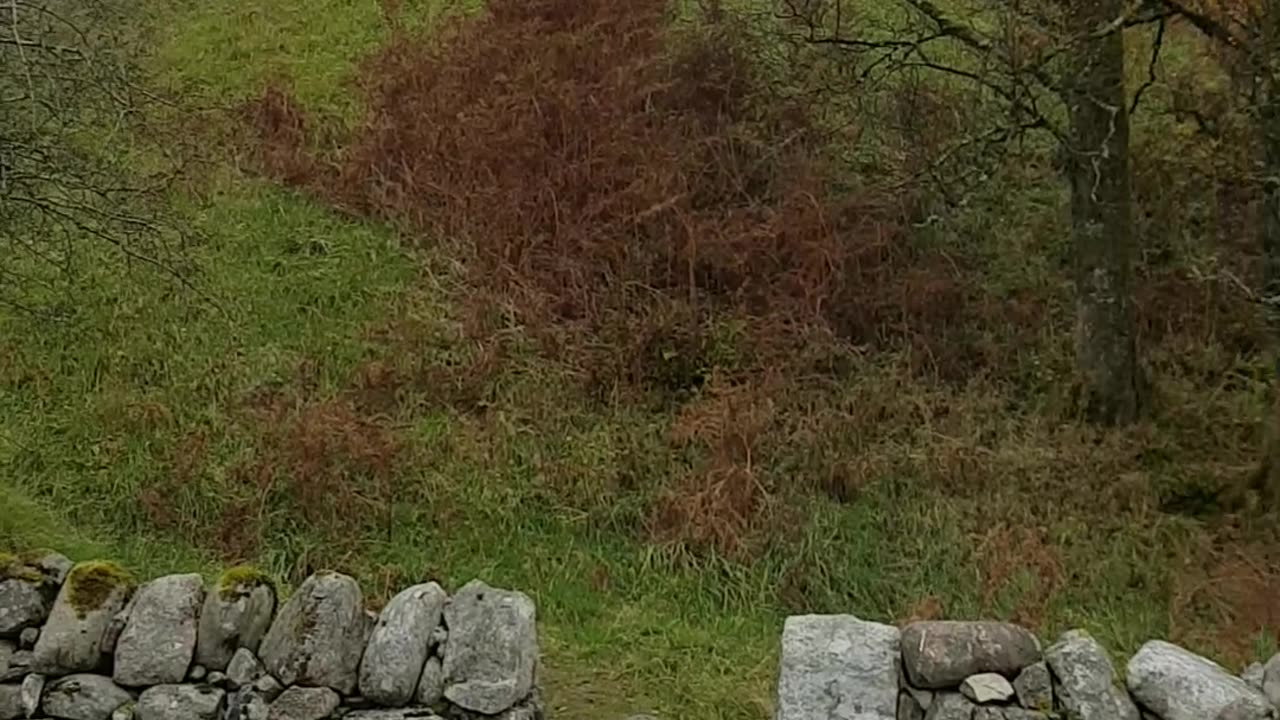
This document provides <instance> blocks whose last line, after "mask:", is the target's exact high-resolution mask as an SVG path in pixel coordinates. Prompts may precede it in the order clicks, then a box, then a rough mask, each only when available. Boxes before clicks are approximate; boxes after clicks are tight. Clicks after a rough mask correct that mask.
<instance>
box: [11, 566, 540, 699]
mask: <svg viewBox="0 0 1280 720" xmlns="http://www.w3.org/2000/svg"><path fill="white" fill-rule="evenodd" d="M278 602H279V601H278V598H277V596H276V591H275V587H274V585H273V584H272V583H271V582H270V580H269V579H268V578H267V577H265V576H264V575H262V574H261V573H259V572H257V571H254V570H252V569H250V568H235V569H232V570H229V571H227V572H226V573H224V574H223V575H222V576H221V577H220V578H219V579H218V581H217V582H216V583H215V584H214V586H213V587H206V586H205V584H204V580H203V578H201V576H199V575H170V576H166V577H162V578H157V579H155V580H151V581H149V582H146V583H144V584H142V585H140V586H136V585H135V583H134V582H133V579H132V578H131V576H130V575H129V573H127V572H126V571H125V570H123V569H122V568H120V567H119V566H117V565H115V564H113V563H108V562H87V563H79V564H76V563H73V562H71V561H70V560H68V559H67V558H65V557H63V556H61V555H58V554H56V553H37V554H28V555H24V556H12V555H0V720H19V719H24V720H25V719H28V718H59V719H61V720H129V719H130V718H135V719H136V720H323V719H324V718H349V719H350V720H362V719H363V720H401V719H407V718H421V719H424V720H430V719H433V718H435V719H440V718H447V719H449V720H471V719H478V718H490V719H492V720H541V718H542V717H543V711H542V703H541V700H540V694H539V689H538V683H537V674H538V640H537V635H536V630H535V621H536V613H535V609H534V605H533V602H532V601H531V600H530V599H529V598H528V597H527V596H526V595H524V594H522V593H519V592H513V591H508V590H500V589H496V588H492V587H489V586H488V585H486V584H484V583H483V582H480V581H473V582H471V583H469V584H467V585H465V586H464V587H462V588H460V589H459V590H458V591H457V592H456V593H454V595H453V596H452V597H450V596H449V595H448V594H447V593H446V592H445V590H444V589H443V588H441V587H440V586H439V585H437V584H436V583H424V584H421V585H414V586H413V587H410V588H407V589H405V590H404V591H402V592H400V593H399V594H397V595H396V596H395V597H393V598H392V599H391V600H390V602H388V603H387V605H386V606H385V607H384V608H383V609H382V612H381V613H378V614H375V613H372V612H370V611H368V610H366V609H365V603H364V597H363V593H362V592H361V590H360V586H359V585H358V584H357V583H356V581H355V580H353V579H352V578H350V577H347V576H346V575H342V574H340V573H334V572H321V573H318V574H316V575H313V576H312V577H310V578H308V579H307V580H306V581H305V582H303V583H302V585H301V586H299V587H298V588H297V590H296V591H295V592H294V593H293V595H292V596H290V597H289V598H288V599H287V601H285V602H284V603H283V604H282V605H280V607H278V608H277V604H278Z"/></svg>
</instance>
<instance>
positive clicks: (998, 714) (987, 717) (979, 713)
mask: <svg viewBox="0 0 1280 720" xmlns="http://www.w3.org/2000/svg"><path fill="white" fill-rule="evenodd" d="M973 720H1005V717H1004V708H997V707H991V706H990V705H988V706H986V707H977V708H974V709H973Z"/></svg>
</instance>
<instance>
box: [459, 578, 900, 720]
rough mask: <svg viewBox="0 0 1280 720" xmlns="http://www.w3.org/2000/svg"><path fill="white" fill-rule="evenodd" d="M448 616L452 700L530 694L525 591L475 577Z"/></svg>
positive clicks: (531, 639) (473, 704)
mask: <svg viewBox="0 0 1280 720" xmlns="http://www.w3.org/2000/svg"><path fill="white" fill-rule="evenodd" d="M444 619H445V625H447V626H448V628H449V643H448V645H447V646H446V649H445V654H444V676H445V689H444V696H445V697H446V698H448V699H449V701H450V702H453V703H454V704H456V705H458V706H460V707H462V708H464V709H467V710H472V711H474V712H479V713H484V714H486V715H496V714H497V713H500V712H502V711H503V710H506V709H507V708H510V707H512V706H513V705H515V704H516V703H518V702H519V701H520V700H522V699H524V697H525V696H527V695H528V694H529V692H530V691H531V690H532V689H533V675H534V667H535V665H536V664H537V660H538V637H537V630H536V628H535V620H536V618H535V609H534V606H533V601H532V600H530V599H529V597H528V596H527V595H525V594H524V593H520V592H513V591H507V590H497V589H494V588H491V587H489V586H488V585H486V584H484V583H483V582H480V581H479V580H473V581H471V582H469V583H467V584H466V585H464V586H463V587H462V589H461V590H459V591H458V593H457V594H456V595H455V596H454V597H453V598H452V599H451V600H450V602H449V605H448V607H446V608H445V611H444ZM890 704H892V702H891V703H890Z"/></svg>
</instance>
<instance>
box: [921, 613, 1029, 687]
mask: <svg viewBox="0 0 1280 720" xmlns="http://www.w3.org/2000/svg"><path fill="white" fill-rule="evenodd" d="M1039 659H1040V643H1039V641H1037V640H1036V638H1035V636H1034V635H1032V634H1031V632H1030V631H1028V630H1027V629H1026V628H1022V627H1019V626H1017V625H1013V624H1010V623H998V622H952V621H931V622H918V623H912V624H911V625H908V626H907V627H906V628H904V629H903V631H902V660H903V667H904V668H905V669H906V671H907V676H908V677H909V678H910V680H911V684H912V685H914V686H916V687H919V688H925V689H930V690H934V689H942V688H954V687H956V686H957V685H959V684H960V683H961V682H962V681H963V680H964V679H965V678H967V677H969V676H970V675H977V674H979V673H988V672H991V673H999V674H1001V675H1005V676H1007V677H1013V676H1015V675H1017V673H1018V672H1019V671H1021V670H1022V669H1023V668H1025V667H1026V666H1028V665H1031V664H1032V663H1034V662H1036V661H1038V660H1039Z"/></svg>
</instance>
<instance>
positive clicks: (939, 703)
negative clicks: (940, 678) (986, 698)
mask: <svg viewBox="0 0 1280 720" xmlns="http://www.w3.org/2000/svg"><path fill="white" fill-rule="evenodd" d="M973 711H974V705H973V703H972V702H970V701H969V699H968V698H966V697H965V696H963V695H961V694H960V693H957V692H940V693H938V694H937V695H935V696H934V698H933V704H932V705H930V706H929V711H928V712H926V713H925V714H924V720H971V718H973Z"/></svg>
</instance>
